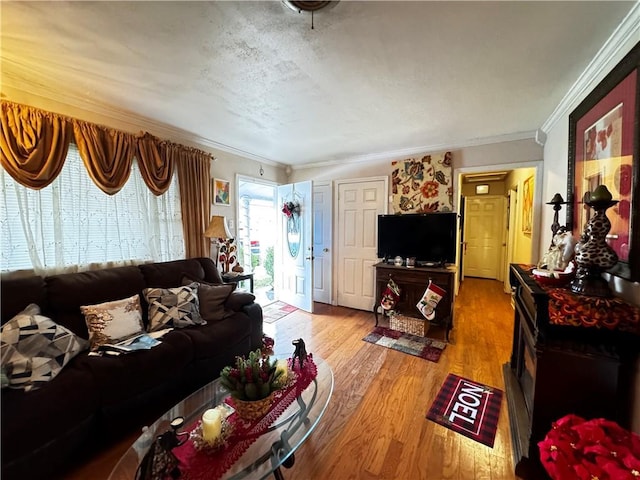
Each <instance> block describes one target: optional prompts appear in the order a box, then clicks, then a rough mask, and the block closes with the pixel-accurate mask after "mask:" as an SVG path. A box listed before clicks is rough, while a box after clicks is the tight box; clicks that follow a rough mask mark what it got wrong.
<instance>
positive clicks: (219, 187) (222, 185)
mask: <svg viewBox="0 0 640 480" xmlns="http://www.w3.org/2000/svg"><path fill="white" fill-rule="evenodd" d="M211 184H212V187H213V191H212V192H211V194H212V198H213V203H214V204H216V205H230V195H229V182H228V181H227V180H220V179H219V178H214V179H213V181H212V182H211Z"/></svg>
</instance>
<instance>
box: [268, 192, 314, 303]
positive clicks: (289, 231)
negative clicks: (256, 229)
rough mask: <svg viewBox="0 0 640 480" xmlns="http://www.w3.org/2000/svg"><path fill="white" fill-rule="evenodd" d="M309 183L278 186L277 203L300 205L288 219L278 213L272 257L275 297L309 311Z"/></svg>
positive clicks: (310, 299) (311, 272)
mask: <svg viewBox="0 0 640 480" xmlns="http://www.w3.org/2000/svg"><path fill="white" fill-rule="evenodd" d="M312 188H313V185H312V182H298V183H294V184H289V185H281V186H279V187H278V205H279V207H280V208H282V205H283V204H284V203H285V202H289V201H291V202H294V203H297V204H299V205H300V214H299V215H296V214H294V215H292V217H291V218H287V216H286V215H285V214H284V213H282V214H280V215H278V218H279V220H278V229H279V232H280V235H279V239H278V248H276V250H277V252H276V253H277V255H276V256H275V257H276V262H277V266H276V269H275V270H276V272H277V273H276V277H277V281H276V292H275V293H276V296H277V297H278V299H279V300H282V301H283V302H286V303H288V304H290V305H293V306H295V307H298V308H300V309H302V310H305V311H307V312H312V311H313V299H312V295H313V261H312V257H313V246H312V234H313V226H312V218H313V195H312Z"/></svg>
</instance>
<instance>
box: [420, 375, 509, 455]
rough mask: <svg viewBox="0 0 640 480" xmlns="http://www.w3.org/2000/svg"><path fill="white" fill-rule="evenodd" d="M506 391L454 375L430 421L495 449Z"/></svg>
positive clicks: (440, 394) (445, 385) (445, 384)
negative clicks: (499, 418)
mask: <svg viewBox="0 0 640 480" xmlns="http://www.w3.org/2000/svg"><path fill="white" fill-rule="evenodd" d="M502 395H503V392H502V390H500V389H498V388H494V387H489V386H487V385H483V384H482V383H478V382H474V381H473V380H469V379H467V378H463V377H459V376H457V375H454V374H453V373H450V374H449V375H448V376H447V378H446V379H445V381H444V384H443V385H442V387H441V388H440V391H439V392H438V395H437V396H436V399H435V401H434V402H433V404H432V405H431V408H430V409H429V411H428V412H427V418H428V419H429V420H433V421H434V422H436V423H438V424H440V425H442V426H444V427H446V428H449V429H451V430H453V431H454V432H458V433H460V434H462V435H464V436H465V437H469V438H471V439H473V440H475V441H476V442H480V443H482V444H483V445H487V446H488V447H492V448H493V442H494V440H495V436H496V430H497V428H498V417H499V416H500V406H501V404H502Z"/></svg>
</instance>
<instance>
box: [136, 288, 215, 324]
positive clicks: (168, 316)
mask: <svg viewBox="0 0 640 480" xmlns="http://www.w3.org/2000/svg"><path fill="white" fill-rule="evenodd" d="M143 294H144V297H145V298H146V300H147V303H149V331H150V332H155V331H156V330H162V329H163V328H169V327H175V328H183V327H188V326H191V325H204V324H206V323H207V322H206V321H205V320H203V319H202V317H201V316H200V304H199V302H198V284H197V283H195V282H194V283H191V284H189V285H185V286H183V287H176V288H145V289H144V290H143Z"/></svg>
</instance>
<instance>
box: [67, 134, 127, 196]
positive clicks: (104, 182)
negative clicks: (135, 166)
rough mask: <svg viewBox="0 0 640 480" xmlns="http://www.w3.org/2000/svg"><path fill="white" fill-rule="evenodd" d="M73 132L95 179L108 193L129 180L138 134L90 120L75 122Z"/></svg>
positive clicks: (100, 187)
mask: <svg viewBox="0 0 640 480" xmlns="http://www.w3.org/2000/svg"><path fill="white" fill-rule="evenodd" d="M73 133H74V135H75V139H76V145H78V151H79V152H80V157H82V161H83V162H84V166H85V168H86V169H87V172H88V173H89V176H90V177H91V180H93V183H95V184H96V186H97V187H98V188H99V189H100V190H102V191H103V192H104V193H106V194H107V195H114V194H116V193H118V192H119V191H120V189H122V187H124V184H125V183H127V180H129V174H130V173H131V162H132V161H133V154H134V153H135V151H136V141H135V137H134V136H133V135H131V134H128V133H124V132H119V131H117V130H113V129H107V128H103V127H100V126H98V125H94V124H92V123H87V122H73Z"/></svg>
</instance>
